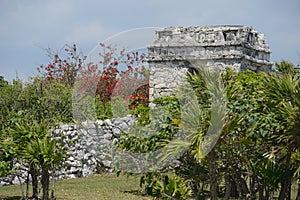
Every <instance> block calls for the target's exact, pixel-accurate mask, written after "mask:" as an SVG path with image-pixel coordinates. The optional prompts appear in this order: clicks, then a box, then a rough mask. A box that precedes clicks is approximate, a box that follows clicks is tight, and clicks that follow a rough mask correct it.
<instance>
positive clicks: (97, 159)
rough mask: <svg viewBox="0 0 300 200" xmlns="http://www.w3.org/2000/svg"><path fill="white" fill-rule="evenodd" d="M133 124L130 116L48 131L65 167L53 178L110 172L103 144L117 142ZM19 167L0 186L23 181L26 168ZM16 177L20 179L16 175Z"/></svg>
mask: <svg viewBox="0 0 300 200" xmlns="http://www.w3.org/2000/svg"><path fill="white" fill-rule="evenodd" d="M134 122H135V119H134V118H133V117H132V116H126V117H123V118H114V119H106V120H104V121H103V120H97V121H95V122H88V121H85V122H82V123H81V124H71V125H61V126H60V127H59V128H57V129H53V130H52V135H53V138H55V139H57V140H59V141H60V142H61V145H62V147H63V148H64V149H65V150H66V151H67V154H68V155H67V157H66V158H65V160H64V163H65V166H63V167H62V168H61V169H60V170H57V171H56V174H55V175H56V178H57V179H63V178H77V177H85V176H88V175H91V174H94V173H96V172H98V171H99V170H101V171H110V170H111V168H110V167H111V163H112V157H111V155H109V153H107V151H106V150H105V147H106V145H108V144H110V143H111V142H113V141H114V140H118V138H119V135H120V133H121V132H122V131H125V132H126V131H128V130H129V129H130V126H131V125H132V124H133V123H134ZM15 165H17V166H20V170H17V171H16V173H15V174H13V175H9V176H6V177H0V185H11V184H19V181H21V182H22V183H24V182H25V180H26V177H27V168H26V167H25V166H24V165H22V164H20V163H19V162H18V161H16V163H15ZM16 174H18V175H19V178H20V180H19V179H18V177H17V176H16Z"/></svg>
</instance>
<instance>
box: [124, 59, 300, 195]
mask: <svg viewBox="0 0 300 200" xmlns="http://www.w3.org/2000/svg"><path fill="white" fill-rule="evenodd" d="M200 70H201V69H200ZM206 73H207V72H206ZM204 74H205V73H194V74H189V75H188V81H189V82H190V84H191V85H192V88H193V90H194V91H195V92H196V94H197V97H198V103H199V105H200V106H199V108H200V110H199V112H200V114H199V113H198V114H197V115H195V116H189V120H190V121H193V120H194V119H193V118H195V117H198V120H199V125H200V126H199V129H198V131H197V133H194V132H193V133H190V135H189V134H187V135H186V137H187V138H193V139H192V140H190V143H189V144H187V143H186V141H182V142H181V143H180V142H178V141H176V143H175V142H174V145H177V146H178V147H179V148H174V145H173V146H172V148H171V149H170V151H168V150H166V151H165V154H168V156H171V155H177V153H178V152H176V150H180V149H182V147H184V146H187V147H188V150H187V151H186V153H185V154H183V155H182V156H181V157H180V158H179V159H178V160H179V161H180V164H179V166H178V167H176V168H175V169H174V170H173V171H174V172H175V174H176V175H177V176H178V177H180V179H181V180H184V181H183V182H184V183H185V186H182V187H183V188H182V189H183V190H184V188H186V187H188V188H190V189H191V190H192V191H193V193H192V195H191V197H194V198H197V199H203V198H205V197H206V196H210V198H211V199H217V198H222V199H230V198H239V199H244V198H245V199H246V198H247V199H273V198H278V199H291V185H292V183H295V181H297V180H299V166H300V162H299V150H300V149H299V147H300V145H299V142H300V140H299V139H300V134H299V130H300V127H299V106H300V104H299V100H300V96H299V94H300V91H299V86H300V85H299V81H300V75H299V73H297V71H296V70H295V68H294V66H293V65H292V64H290V63H287V62H284V61H283V62H281V63H277V64H276V69H275V70H274V71H272V72H271V73H269V74H266V73H254V72H251V71H243V72H240V73H236V72H233V71H231V70H227V72H226V73H224V74H223V75H222V82H223V84H224V89H223V92H224V94H225V95H226V98H225V99H224V104H226V116H225V123H224V125H223V128H222V132H221V135H220V137H219V139H218V142H217V143H216V145H215V146H214V148H213V149H212V151H211V152H209V154H208V155H207V156H205V157H203V156H201V155H203V154H201V151H202V145H204V144H205V143H204V142H205V140H206V134H207V131H208V127H209V125H210V123H209V121H210V117H211V107H210V106H209V104H210V102H211V101H212V96H211V95H212V91H211V90H209V89H208V88H207V83H208V82H207V80H206V79H207V78H206V79H205V78H203V75H204ZM205 80H206V81H205ZM220 90H221V89H220ZM164 99H166V98H164ZM168 103H170V105H171V104H172V102H171V101H170V102H168ZM165 106H166V104H165ZM175 110H176V109H175ZM180 112H184V111H180V108H179V113H177V114H179V115H180ZM182 114H184V113H181V116H183V115H182ZM172 117H173V119H174V120H175V121H176V120H178V119H179V118H180V117H178V116H177V119H176V115H175V116H174V115H173V116H172ZM172 117H171V119H169V120H168V123H167V124H169V125H171V122H172V121H173V120H172ZM179 120H180V119H179ZM175 127H176V126H175ZM173 131H174V132H173ZM176 131H177V129H171V130H170V133H169V135H175V134H176ZM160 134H161V135H164V134H165V131H163V129H162V131H161V133H160ZM160 134H158V136H160ZM141 137H142V136H141ZM125 138H126V139H125V141H126V143H127V144H128V145H125V147H124V148H125V149H127V150H133V151H134V150H136V151H144V152H145V151H149V146H151V145H148V143H149V142H150V141H151V140H149V138H139V139H138V141H139V142H137V138H134V137H133V138H132V137H128V136H126V137H125ZM121 142H122V140H121ZM170 142H171V143H172V139H171V140H170ZM126 143H124V142H122V143H121V144H122V145H124V144H126ZM157 143H161V141H159V140H157ZM165 143H166V141H165V140H164V141H163V145H162V144H155V146H156V147H159V148H161V147H162V146H164V144H165ZM150 144H151V143H150ZM152 146H153V145H152ZM141 148H142V150H141ZM150 150H151V149H150ZM174 150H175V151H174ZM166 177H168V173H167V174H166V172H165V170H163V171H156V172H150V173H146V174H145V175H144V176H143V178H142V181H141V183H142V185H144V187H145V190H146V191H147V193H148V194H150V195H153V196H155V197H159V198H166V199H168V198H174V199H181V198H186V196H184V195H183V196H184V197H183V196H181V197H179V196H172V194H175V193H174V191H171V192H170V191H167V190H166V188H167V187H168V183H169V182H168V181H166V180H168V178H166ZM172 184H174V183H172ZM178 187H179V186H178ZM168 196H171V197H168ZM298 197H299V192H298Z"/></svg>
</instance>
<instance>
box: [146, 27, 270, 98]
mask: <svg viewBox="0 0 300 200" xmlns="http://www.w3.org/2000/svg"><path fill="white" fill-rule="evenodd" d="M270 54H271V51H270V49H269V46H268V45H267V44H266V41H265V38H264V35H263V34H262V33H259V32H257V31H255V30H254V29H253V28H252V27H248V26H197V27H169V28H164V29H161V30H157V31H156V33H155V37H154V41H153V43H152V44H151V45H150V46H148V56H149V57H148V63H149V69H150V81H149V84H150V101H152V100H153V99H155V98H157V97H160V96H164V95H170V94H172V91H174V88H176V87H177V86H178V84H180V83H181V82H182V80H183V78H184V75H185V74H186V72H187V71H189V70H192V69H193V68H196V67H197V65H206V66H207V67H209V68H215V67H217V68H219V69H221V70H224V69H225V68H227V67H228V68H231V69H233V70H235V71H241V70H246V69H250V70H253V71H255V72H261V71H263V72H268V71H270V70H271V67H272V63H271V62H270Z"/></svg>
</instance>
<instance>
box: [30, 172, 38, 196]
mask: <svg viewBox="0 0 300 200" xmlns="http://www.w3.org/2000/svg"><path fill="white" fill-rule="evenodd" d="M30 175H31V179H32V199H34V200H38V195H39V191H38V186H39V183H38V169H36V167H34V166H30Z"/></svg>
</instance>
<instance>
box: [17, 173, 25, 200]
mask: <svg viewBox="0 0 300 200" xmlns="http://www.w3.org/2000/svg"><path fill="white" fill-rule="evenodd" d="M17 178H18V180H19V183H20V187H21V192H22V199H25V196H24V188H23V183H22V181H21V179H20V176H19V175H17Z"/></svg>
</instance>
